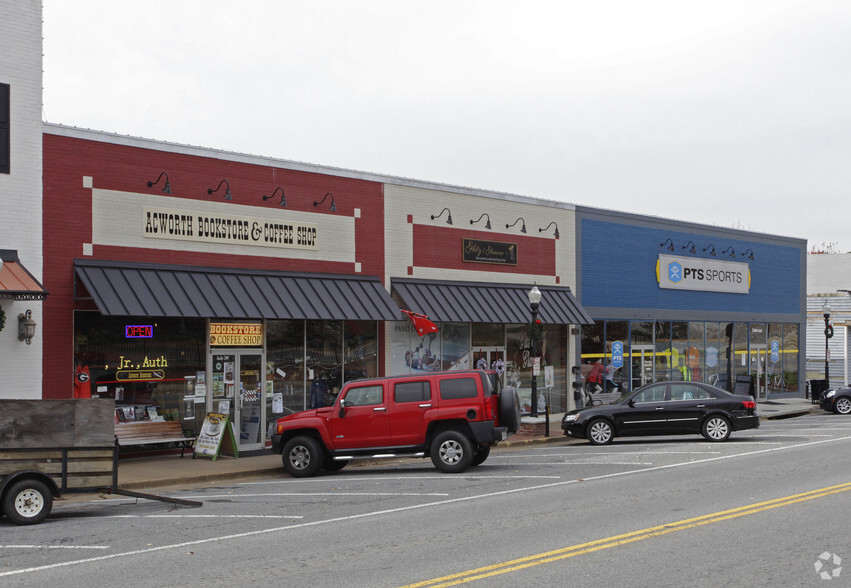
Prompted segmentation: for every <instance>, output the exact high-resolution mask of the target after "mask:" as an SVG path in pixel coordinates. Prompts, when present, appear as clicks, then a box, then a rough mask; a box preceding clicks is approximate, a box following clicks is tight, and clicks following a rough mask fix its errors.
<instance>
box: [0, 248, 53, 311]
mask: <svg viewBox="0 0 851 588" xmlns="http://www.w3.org/2000/svg"><path fill="white" fill-rule="evenodd" d="M47 294H48V292H47V290H45V289H44V286H42V285H41V282H39V281H38V280H36V279H35V277H34V276H33V275H32V274H31V273H30V272H29V271H28V270H27V268H25V267H24V266H23V264H22V263H21V260H20V259H18V252H17V251H16V250H15V249H0V298H4V299H7V300H8V299H11V300H44V298H45V296H47Z"/></svg>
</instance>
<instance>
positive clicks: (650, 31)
mask: <svg viewBox="0 0 851 588" xmlns="http://www.w3.org/2000/svg"><path fill="white" fill-rule="evenodd" d="M44 118H45V120H46V121H47V122H52V123H60V124H65V125H73V126H78V127H84V128H91V129H96V130H103V131H108V132H114V133H119V134H126V135H133V136H138V137H147V138H153V139H159V140H164V141H171V142H177V143H186V144H190V145H199V146H203V147H213V148H217V149H224V150H227V151H236V152H242V153H250V154H256V155H264V156H271V157H277V158H282V159H289V160H295V161H303V162H309V163H315V164H320V165H330V166H339V167H344V168H348V169H355V170H363V171H369V172H375V173H380V174H388V175H394V176H403V177H409V178H416V179H420V180H426V181H433V182H441V183H448V184H455V185H460V186H469V187H473V188H484V189H491V190H497V191H501V192H511V193H516V194H524V195H527V196H536V197H541V198H547V199H550V200H559V201H565V202H572V203H575V204H585V205H591V206H599V207H604V208H611V209H615V210H622V211H628V212H637V213H643V214H651V215H657V216H664V217H668V218H675V219H683V220H688V221H695V222H701V223H707V224H715V225H720V226H725V227H736V228H740V229H745V230H752V231H757V232H764V233H771V234H775V235H783V236H791V237H800V238H805V239H807V240H808V247H809V248H812V247H814V246H815V247H821V246H822V244H827V245H830V244H833V246H834V247H835V249H836V250H837V251H841V252H846V251H851V235H849V226H848V225H849V220H851V214H849V213H851V198H849V192H851V2H848V0H768V1H747V0H735V1H727V0H713V1H712V2H709V1H705V2H697V1H691V0H687V1H683V0H674V1H669V2H662V1H653V0H643V1H640V2H637V1H635V0H623V1H605V0H603V1H600V0H597V1H594V2H589V1H588V0H582V1H574V0H559V1H556V0H554V1H551V2H538V1H534V0H525V1H523V2H518V1H516V0H515V1H511V2H508V1H503V0H483V1H478V0H477V1H464V0H455V1H453V2H447V1H443V0H432V1H431V2H400V1H398V0H394V1H382V2H373V1H369V0H362V1H360V2H352V1H350V0H349V1H337V0H330V1H316V2H294V1H289V0H250V1H246V2H234V1H232V0H228V1H224V0H203V1H196V0H191V1H189V0H121V1H119V2H116V1H115V0H73V1H69V0H44Z"/></svg>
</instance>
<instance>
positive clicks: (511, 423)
mask: <svg viewBox="0 0 851 588" xmlns="http://www.w3.org/2000/svg"><path fill="white" fill-rule="evenodd" d="M499 424H500V425H501V426H503V427H506V428H507V429H508V432H509V433H510V434H511V435H513V434H514V433H516V432H517V429H519V428H520V397H519V396H517V390H515V389H514V388H503V389H502V392H501V393H500V394H499Z"/></svg>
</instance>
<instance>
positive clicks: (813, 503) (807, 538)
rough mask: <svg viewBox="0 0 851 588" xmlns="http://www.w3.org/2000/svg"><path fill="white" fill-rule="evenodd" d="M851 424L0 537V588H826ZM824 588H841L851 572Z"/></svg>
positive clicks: (355, 483) (493, 463)
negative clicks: (122, 585)
mask: <svg viewBox="0 0 851 588" xmlns="http://www.w3.org/2000/svg"><path fill="white" fill-rule="evenodd" d="M849 449H851V418H844V417H837V416H834V415H827V414H820V415H810V416H806V417H801V418H796V419H790V420H784V421H772V422H767V423H764V424H763V426H762V428H760V429H759V430H756V431H746V432H740V433H736V434H734V436H733V437H732V438H731V440H730V441H729V442H727V443H721V444H715V443H709V442H707V441H705V440H703V439H702V438H699V437H673V438H653V439H624V440H618V441H617V442H616V443H614V444H612V445H609V446H605V447H592V446H590V445H587V444H572V445H567V444H561V443H556V444H548V445H537V446H529V447H520V448H511V449H508V450H500V451H495V452H493V453H492V455H491V457H490V458H489V459H488V461H487V462H486V463H485V464H483V465H482V466H480V467H478V468H475V469H473V470H470V472H469V473H468V474H466V475H461V476H448V475H442V474H439V473H438V472H436V471H435V470H434V469H433V468H432V467H431V464H430V463H429V462H426V461H413V460H409V461H398V462H392V463H391V462H388V463H387V464H382V465H379V466H369V467H361V468H357V467H354V468H351V469H345V470H343V471H341V472H339V473H336V474H333V475H327V476H322V477H319V478H313V479H308V480H294V479H291V478H289V477H287V476H285V475H284V474H282V473H281V474H280V475H277V476H273V477H270V478H269V479H264V480H260V481H257V482H253V483H250V484H234V485H231V486H218V487H207V488H198V489H193V490H189V491H185V492H180V493H176V495H177V496H179V497H182V498H195V499H200V500H203V501H204V507H203V508H200V509H185V508H180V509H173V507H172V506H171V505H167V504H162V503H156V502H148V501H141V502H138V503H135V502H134V501H129V502H128V501H127V500H126V499H118V500H115V499H111V500H107V501H101V502H95V503H74V504H67V505H57V507H56V508H55V510H54V516H53V517H52V518H51V519H50V520H49V521H48V522H47V523H45V524H43V525H39V526H34V527H15V526H13V525H11V524H10V523H8V521H5V520H0V536H2V539H0V544H1V545H0V585H3V586H32V585H62V586H83V585H90V586H107V585H109V586H113V585H115V584H116V583H119V582H124V581H129V582H132V584H133V586H134V587H135V586H166V585H168V586H233V585H234V583H236V584H239V585H246V584H253V583H264V584H268V583H270V582H275V583H277V584H280V585H286V586H328V585H338V586H401V585H410V584H417V585H422V586H439V585H454V584H456V583H459V582H460V583H466V582H470V583H472V584H474V585H481V586H516V585H518V584H520V583H523V584H530V583H534V584H537V585H569V586H599V585H632V586H683V585H694V586H710V585H711V586H715V585H718V584H722V585H723V584H731V585H746V584H747V585H757V586H761V585H764V586H769V585H771V586H778V585H803V586H806V585H823V584H822V582H824V581H823V580H821V579H820V578H819V576H818V574H817V573H816V569H815V564H816V562H818V561H820V560H819V556H820V555H822V554H823V553H828V554H830V556H827V557H826V559H827V560H829V561H825V562H822V565H821V571H822V572H825V573H834V572H835V570H836V567H837V566H835V564H834V563H833V557H832V555H833V554H835V555H837V556H839V557H840V558H847V559H846V561H848V562H851V536H849V535H851V534H849V533H848V531H847V528H848V517H847V514H846V513H847V512H849V510H851V467H849V466H851V463H849V461H851V451H849ZM841 574H842V573H841V572H840V577H838V578H835V579H834V580H832V583H831V584H830V585H834V586H835V585H849V584H851V567H849V568H848V571H846V572H845V576H842V575H841Z"/></svg>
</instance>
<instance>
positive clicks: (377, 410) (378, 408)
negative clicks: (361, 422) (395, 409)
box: [372, 406, 387, 412]
mask: <svg viewBox="0 0 851 588" xmlns="http://www.w3.org/2000/svg"><path fill="white" fill-rule="evenodd" d="M372 410H374V411H375V412H381V411H383V410H387V408H385V407H383V406H378V407H376V408H373V409H372Z"/></svg>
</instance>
